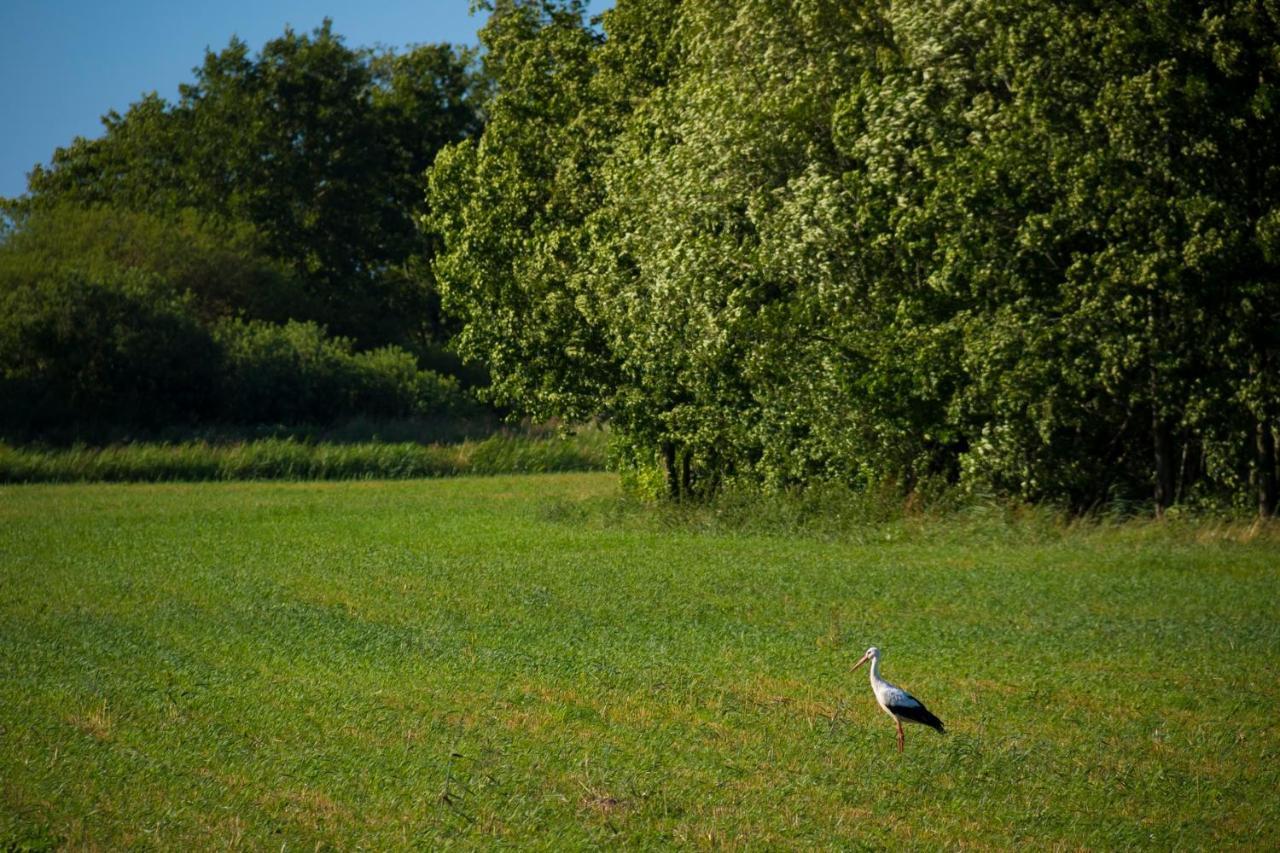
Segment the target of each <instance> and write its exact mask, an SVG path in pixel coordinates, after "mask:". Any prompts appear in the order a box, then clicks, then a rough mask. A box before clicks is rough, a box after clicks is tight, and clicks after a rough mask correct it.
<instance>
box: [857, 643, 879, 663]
mask: <svg viewBox="0 0 1280 853" xmlns="http://www.w3.org/2000/svg"><path fill="white" fill-rule="evenodd" d="M879 657H880V650H879V649H877V648H876V647H875V646H872V647H871V648H869V649H867V653H866V654H865V655H863V656H862V657H861V658H860V659H859V660H858V662H857V663H855V664H854V665H853V668H854V669H857V668H858V667H860V666H862V665H863V664H864V663H866V662H867V661H872V662H873V663H874V662H875V661H876V660H877V659H878V658H879Z"/></svg>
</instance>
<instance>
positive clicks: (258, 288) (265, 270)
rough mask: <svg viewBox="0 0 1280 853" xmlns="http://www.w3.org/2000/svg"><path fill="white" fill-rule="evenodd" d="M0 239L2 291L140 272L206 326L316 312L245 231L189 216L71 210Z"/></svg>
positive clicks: (25, 220)
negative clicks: (184, 299)
mask: <svg viewBox="0 0 1280 853" xmlns="http://www.w3.org/2000/svg"><path fill="white" fill-rule="evenodd" d="M17 225H18V227H16V228H13V229H12V230H11V231H10V232H9V233H7V234H4V235H2V236H3V240H0V291H8V290H12V289H15V288H18V287H29V286H33V285H39V284H40V283H41V282H44V281H48V280H50V279H60V278H65V277H66V276H68V275H74V276H79V277H81V278H84V279H89V280H102V279H104V278H111V277H114V276H118V275H120V274H121V273H125V272H134V273H141V274H145V275H146V276H147V279H146V280H148V281H150V282H154V283H158V284H159V285H160V286H161V287H162V288H163V289H164V290H166V291H169V292H175V293H186V294H190V299H191V309H192V311H193V313H194V314H195V315H196V316H197V317H198V318H199V319H200V320H202V321H203V322H205V323H209V322H212V321H214V320H216V319H218V318H221V317H229V316H245V317H251V318H257V319H264V320H275V321H283V320H285V319H286V318H289V317H308V316H312V315H313V314H314V312H315V310H316V308H315V306H314V304H313V302H314V300H313V299H312V298H310V297H309V296H308V295H307V294H306V293H305V292H304V290H303V287H302V285H301V284H300V283H299V282H298V281H297V280H296V278H295V277H293V276H292V274H291V273H290V272H289V271H288V270H287V269H286V268H285V267H284V266H283V265H282V264H281V263H280V262H279V261H274V260H271V259H270V258H268V257H267V256H266V255H265V254H264V252H263V248H262V238H261V237H260V236H259V235H258V234H257V233H256V232H255V231H254V230H253V229H252V228H251V227H250V226H248V225H245V224H243V223H239V224H228V223H222V222H217V221H214V220H212V219H209V218H207V217H202V216H200V215H198V214H197V213H196V212H194V211H191V210H185V211H180V212H178V213H176V214H175V215H174V217H172V218H169V219H161V218H160V217H157V216H153V215H149V214H146V213H138V212H134V211H128V210H121V209H114V208H108V207H105V206H101V205H97V206H88V207H80V206H75V205H70V204H61V205H55V206H51V207H46V208H39V209H36V210H32V211H29V212H27V213H24V214H22V215H21V216H20V217H19V219H18V221H17Z"/></svg>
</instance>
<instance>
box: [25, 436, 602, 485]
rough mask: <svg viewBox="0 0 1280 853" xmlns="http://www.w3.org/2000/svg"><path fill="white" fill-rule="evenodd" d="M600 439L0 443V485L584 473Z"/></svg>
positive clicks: (597, 463)
mask: <svg viewBox="0 0 1280 853" xmlns="http://www.w3.org/2000/svg"><path fill="white" fill-rule="evenodd" d="M605 443H606V437H605V435H604V433H603V432H601V431H600V430H597V429H587V430H582V431H579V432H578V433H576V434H575V435H572V436H563V437H561V436H554V435H551V436H528V435H519V434H510V435H508V434H497V435H492V436H489V437H487V438H484V439H480V440H466V441H461V442H457V443H454V444H427V445H423V444H418V443H415V442H396V443H389V442H383V441H368V442H356V443H328V442H319V443H313V442H304V441H296V440H294V439H292V438H283V439H280V438H266V439H258V440H254V441H244V442H232V443H216V442H206V441H188V442H180V443H176V444H165V443H142V444H119V445H109V446H106V447H88V446H76V447H70V448H40V447H21V446H11V445H6V444H3V443H0V483H74V482H152V483H156V482H168V481H207V480H356V479H409V478H418V477H443V476H455V475H459V474H519V473H544V472H552V471H590V470H599V469H601V468H603V467H604V464H605V457H606V448H605Z"/></svg>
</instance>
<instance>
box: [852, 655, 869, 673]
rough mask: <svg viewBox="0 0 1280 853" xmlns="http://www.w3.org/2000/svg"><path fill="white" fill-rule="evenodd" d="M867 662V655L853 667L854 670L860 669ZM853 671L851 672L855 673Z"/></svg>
mask: <svg viewBox="0 0 1280 853" xmlns="http://www.w3.org/2000/svg"><path fill="white" fill-rule="evenodd" d="M866 662H867V655H863V656H862V659H861V660H860V661H858V662H857V663H855V664H854V665H853V669H857V668H858V667H860V666H862V665H863V664H864V663H866ZM853 669H851V670H849V671H850V672H853Z"/></svg>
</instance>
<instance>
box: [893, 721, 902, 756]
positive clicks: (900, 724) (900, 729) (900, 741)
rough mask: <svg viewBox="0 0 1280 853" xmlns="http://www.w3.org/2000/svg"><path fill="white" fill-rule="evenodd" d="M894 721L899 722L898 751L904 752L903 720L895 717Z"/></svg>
mask: <svg viewBox="0 0 1280 853" xmlns="http://www.w3.org/2000/svg"><path fill="white" fill-rule="evenodd" d="M893 721H894V722H895V723H897V724H898V752H902V720H899V719H898V718H897V717H894V718H893Z"/></svg>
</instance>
